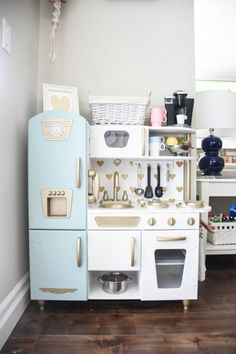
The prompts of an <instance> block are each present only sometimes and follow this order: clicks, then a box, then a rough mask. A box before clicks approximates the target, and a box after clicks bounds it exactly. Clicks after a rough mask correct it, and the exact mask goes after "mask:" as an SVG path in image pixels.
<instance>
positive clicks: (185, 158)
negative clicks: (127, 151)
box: [90, 156, 195, 161]
mask: <svg viewBox="0 0 236 354" xmlns="http://www.w3.org/2000/svg"><path fill="white" fill-rule="evenodd" d="M90 159H104V160H111V159H112V158H111V157H103V156H102V157H101V156H99V157H90ZM115 159H116V157H114V160H115ZM194 159H195V157H192V156H156V157H155V156H140V157H131V156H126V157H122V158H121V160H132V161H143V160H145V161H192V160H194Z"/></svg>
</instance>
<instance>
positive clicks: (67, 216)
mask: <svg viewBox="0 0 236 354" xmlns="http://www.w3.org/2000/svg"><path fill="white" fill-rule="evenodd" d="M88 130H89V133H88V134H87V124H86V123H85V120H84V119H83V118H82V117H80V116H79V115H75V114H72V113H66V112H61V111H53V112H45V113H43V114H40V115H38V116H36V117H34V118H32V119H31V121H30V124H29V220H30V231H29V234H30V272H31V298H32V299H36V300H39V301H41V302H40V303H41V305H42V304H43V303H42V301H43V300H87V299H88V300H90V299H107V300H109V299H137V300H182V301H183V304H184V308H185V309H187V308H188V302H189V300H191V299H197V289H198V286H197V285H198V254H199V220H200V213H202V212H207V211H208V210H209V208H208V207H207V206H204V204H203V203H202V202H201V201H195V195H196V190H195V186H196V180H195V174H196V171H195V162H196V159H195V131H194V130H193V129H191V128H189V127H171V126H169V127H160V128H153V127H149V126H143V125H116V124H111V125H108V124H106V125H99V124H98V125H93V126H90V127H89V129H88ZM180 140H181V141H187V142H188V145H186V146H184V148H181V149H178V147H177V148H176V146H174V145H173V141H174V142H175V141H180ZM171 142H172V145H171ZM87 143H88V145H87ZM151 143H152V144H153V143H154V144H156V145H155V146H152V149H151V148H150V144H151ZM160 146H161V147H160ZM87 160H88V164H87Z"/></svg>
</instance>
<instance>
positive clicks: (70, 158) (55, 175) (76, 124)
mask: <svg viewBox="0 0 236 354" xmlns="http://www.w3.org/2000/svg"><path fill="white" fill-rule="evenodd" d="M87 135H88V129H87V122H86V120H85V119H84V118H83V117H81V116H79V115H78V114H75V113H71V112H65V111H48V112H44V113H41V114H38V115H37V116H35V117H33V118H32V119H31V120H30V121H29V135H28V181H29V227H30V229H80V230H83V229H86V209H87V140H88V139H87Z"/></svg>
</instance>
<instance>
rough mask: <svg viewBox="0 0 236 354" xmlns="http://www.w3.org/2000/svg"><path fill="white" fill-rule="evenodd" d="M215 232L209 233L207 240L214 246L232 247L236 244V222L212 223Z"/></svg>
mask: <svg viewBox="0 0 236 354" xmlns="http://www.w3.org/2000/svg"><path fill="white" fill-rule="evenodd" d="M209 224H210V225H211V227H212V228H213V229H214V230H215V232H213V233H211V232H208V234H207V240H208V241H209V242H211V243H213V245H230V244H234V243H236V222H210V223H209Z"/></svg>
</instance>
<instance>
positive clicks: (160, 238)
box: [156, 236, 187, 241]
mask: <svg viewBox="0 0 236 354" xmlns="http://www.w3.org/2000/svg"><path fill="white" fill-rule="evenodd" d="M186 239H187V237H186V236H157V238H156V240H157V241H185V240H186Z"/></svg>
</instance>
